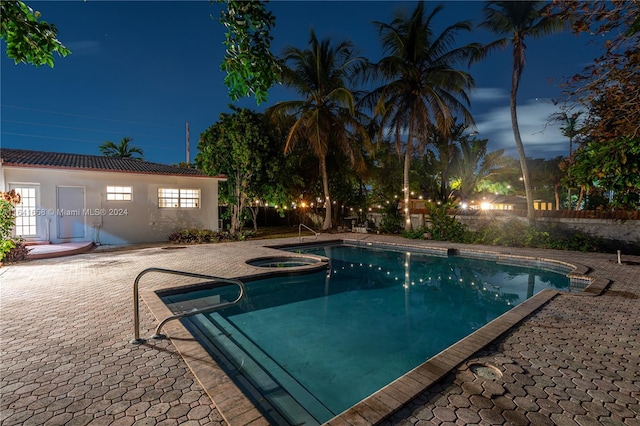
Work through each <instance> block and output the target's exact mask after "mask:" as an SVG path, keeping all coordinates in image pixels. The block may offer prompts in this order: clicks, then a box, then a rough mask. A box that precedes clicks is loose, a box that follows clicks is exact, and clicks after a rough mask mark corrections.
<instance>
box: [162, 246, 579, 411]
mask: <svg viewBox="0 0 640 426" xmlns="http://www.w3.org/2000/svg"><path fill="white" fill-rule="evenodd" d="M290 250H293V251H296V252H299V253H309V254H314V255H321V256H326V257H329V258H330V259H331V269H330V271H329V274H327V273H325V272H320V273H312V274H306V275H302V276H300V275H290V276H286V277H274V278H268V279H261V280H259V281H253V282H249V283H247V285H246V289H247V293H246V296H245V298H244V300H243V301H242V302H241V303H240V304H239V305H237V306H235V307H233V308H228V309H225V310H222V311H219V312H216V313H212V314H206V315H197V316H194V317H191V318H190V319H189V320H188V321H184V320H183V323H184V324H185V326H186V327H187V328H188V329H189V330H190V331H191V332H192V334H193V335H194V336H196V338H197V339H198V340H199V341H200V342H201V344H203V346H204V347H205V348H206V349H207V350H208V351H209V353H210V354H211V355H212V356H213V357H214V358H216V360H217V361H218V362H219V363H222V364H223V365H224V364H227V365H228V366H229V367H235V369H237V370H239V371H241V372H242V373H243V374H242V375H236V376H235V377H234V378H235V380H236V382H237V383H239V386H241V387H244V388H245V390H246V392H247V393H249V394H251V395H252V396H253V400H254V402H255V403H256V405H258V406H261V407H262V409H263V412H264V413H265V416H266V417H267V418H268V419H269V420H270V421H271V422H272V423H274V424H319V423H322V422H324V421H326V420H329V419H330V418H332V417H334V416H335V415H337V414H339V413H340V412H342V411H344V410H345V409H347V408H349V407H351V406H352V405H354V404H355V403H357V402H359V401H360V400H362V399H363V398H365V397H367V396H368V395H370V394H371V393H373V392H375V391H377V390H378V389H380V388H381V387H383V386H385V385H386V384H388V383H389V382H391V381H393V380H394V379H396V378H398V377H399V376H401V375H403V374H404V373H406V372H407V371H409V370H411V369H412V368H414V367H416V366H417V365H419V364H421V363H423V362H424V361H425V360H427V359H429V358H430V357H432V356H433V355H435V354H437V353H439V352H440V351H442V350H443V349H445V348H446V347H448V346H450V345H452V344H453V343H455V342H457V341H458V340H460V339H461V338H463V337H465V336H467V335H468V334H470V333H471V332H473V331H474V330H477V329H478V328H480V327H482V326H483V325H485V324H486V323H488V322H489V321H491V320H493V319H495V318H497V317H498V316H500V315H501V314H503V313H504V312H506V311H508V310H509V309H511V308H512V307H513V306H515V305H517V304H519V303H521V302H522V301H524V300H526V299H527V298H528V297H531V296H532V295H533V294H535V293H537V292H539V291H541V290H542V289H543V288H556V289H567V288H568V286H569V279H568V278H567V277H566V276H565V275H563V274H562V273H560V272H565V273H566V272H568V270H565V271H560V270H558V271H549V270H543V269H539V268H528V267H523V266H522V265H521V266H515V265H504V264H502V265H499V264H497V263H496V262H489V261H485V260H481V259H469V258H461V257H457V256H453V257H442V256H440V257H438V256H433V255H429V254H428V253H422V252H418V251H407V250H406V249H397V248H395V249H394V248H386V249H384V250H381V249H377V248H374V247H362V246H354V245H328V246H315V247H305V248H293V249H290ZM226 291H227V292H228V293H232V291H231V289H229V288H227V289H226ZM212 292H214V293H215V294H214V293H212ZM232 297H234V296H233V295H232V294H226V293H225V292H224V291H221V290H220V289H218V290H217V292H216V290H197V291H189V292H185V293H182V294H171V295H167V296H164V297H163V300H164V301H165V303H167V305H169V306H172V305H175V306H179V305H180V304H181V303H184V302H185V301H187V300H189V301H193V300H200V299H202V300H207V298H210V299H211V300H212V301H214V300H220V299H225V298H232ZM231 370H232V368H229V371H231Z"/></svg>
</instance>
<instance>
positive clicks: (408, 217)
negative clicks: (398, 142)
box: [402, 117, 413, 231]
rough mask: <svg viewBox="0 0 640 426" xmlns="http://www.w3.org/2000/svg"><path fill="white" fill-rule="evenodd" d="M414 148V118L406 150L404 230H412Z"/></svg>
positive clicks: (403, 188)
mask: <svg viewBox="0 0 640 426" xmlns="http://www.w3.org/2000/svg"><path fill="white" fill-rule="evenodd" d="M412 148H413V117H412V118H411V121H410V123H409V136H408V137H407V146H406V148H405V150H404V182H403V185H402V193H403V198H404V229H405V230H406V231H410V230H411V191H410V190H409V171H410V170H411V153H412V152H411V151H412Z"/></svg>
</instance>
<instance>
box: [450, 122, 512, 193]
mask: <svg viewBox="0 0 640 426" xmlns="http://www.w3.org/2000/svg"><path fill="white" fill-rule="evenodd" d="M488 142H489V140H488V139H476V138H475V137H471V135H465V136H463V137H461V138H460V139H458V143H459V145H460V157H459V158H458V161H457V162H456V164H455V175H456V176H457V178H458V179H459V187H458V193H459V195H460V198H461V200H462V201H468V200H469V199H470V198H471V196H472V195H473V192H474V191H475V190H476V188H477V187H478V185H479V184H480V183H481V182H482V181H484V180H486V179H488V178H490V177H491V176H494V175H497V174H500V173H503V172H505V171H506V170H508V167H507V164H506V159H505V157H504V149H499V150H497V151H492V152H487V143H488Z"/></svg>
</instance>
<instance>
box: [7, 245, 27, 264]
mask: <svg viewBox="0 0 640 426" xmlns="http://www.w3.org/2000/svg"><path fill="white" fill-rule="evenodd" d="M3 242H4V241H3ZM28 254H29V247H27V246H25V245H24V243H22V242H15V246H14V247H12V248H11V249H10V250H9V251H8V252H6V253H4V257H3V258H2V261H3V262H20V261H22V260H25V259H26V258H27V255H28Z"/></svg>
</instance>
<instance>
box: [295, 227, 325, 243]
mask: <svg viewBox="0 0 640 426" xmlns="http://www.w3.org/2000/svg"><path fill="white" fill-rule="evenodd" d="M302 228H305V229H308V230H309V231H311V232H313V236H314V237H315V238H314V239H315V240H317V239H318V235H320V233H319V232H316V231H314V230H313V229H311V228H309V227H308V226H307V225H305V224H304V223H301V224H300V225H298V238H299V239H300V242H302V240H303V239H304V237H303V236H302Z"/></svg>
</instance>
